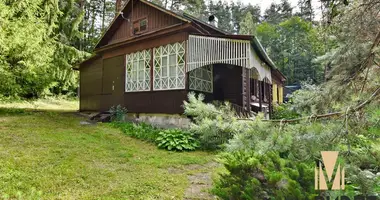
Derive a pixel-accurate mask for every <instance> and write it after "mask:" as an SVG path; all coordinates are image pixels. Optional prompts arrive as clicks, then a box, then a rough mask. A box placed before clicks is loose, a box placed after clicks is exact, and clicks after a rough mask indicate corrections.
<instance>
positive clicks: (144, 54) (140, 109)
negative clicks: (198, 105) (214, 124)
mask: <svg viewBox="0 0 380 200" xmlns="http://www.w3.org/2000/svg"><path fill="white" fill-rule="evenodd" d="M120 2H121V1H120V0H118V3H117V5H120V4H121V3H120ZM118 10H119V11H120V12H118V13H119V14H117V16H116V17H115V18H114V20H113V21H112V23H111V24H110V26H109V27H108V29H107V31H106V32H105V33H104V35H103V36H102V37H101V39H100V41H99V42H98V44H97V45H96V48H95V55H94V56H92V57H91V58H89V59H87V60H85V61H84V62H82V63H81V64H80V66H79V70H80V95H79V96H80V110H81V111H100V112H101V111H107V110H109V109H110V107H111V106H114V105H121V106H123V107H126V108H127V109H128V112H130V113H154V114H155V113H165V114H182V113H183V107H182V105H183V101H184V100H186V99H187V95H188V93H189V92H191V91H194V92H202V93H204V94H205V96H206V100H207V101H208V102H211V101H214V100H219V101H229V102H231V104H232V105H234V107H235V108H236V109H237V110H240V111H239V112H247V111H255V112H258V111H263V110H265V109H266V110H267V111H269V110H271V108H272V105H273V103H281V102H282V101H283V97H282V93H283V92H282V91H283V89H282V88H283V87H284V81H285V77H284V76H283V75H282V74H281V72H280V71H278V70H277V69H276V67H275V65H274V63H273V62H272V61H271V59H270V58H269V57H268V55H267V54H266V53H265V51H264V49H263V47H262V46H261V44H260V42H259V41H258V40H257V39H256V37H254V36H249V35H234V34H229V33H227V32H225V31H223V30H220V29H218V28H217V27H215V26H213V25H211V24H210V23H206V22H203V21H201V20H199V19H196V18H194V17H192V16H190V15H188V14H185V13H175V12H172V11H169V10H166V9H164V8H162V7H160V6H158V5H155V4H153V3H151V2H148V1H146V0H129V1H128V0H127V1H126V2H125V3H124V5H123V6H121V7H119V9H118Z"/></svg>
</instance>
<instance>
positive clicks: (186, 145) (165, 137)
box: [156, 129, 199, 151]
mask: <svg viewBox="0 0 380 200" xmlns="http://www.w3.org/2000/svg"><path fill="white" fill-rule="evenodd" d="M158 135H159V137H158V138H157V139H156V142H157V143H158V147H159V148H163V149H167V150H169V151H186V150H188V151H191V150H195V149H196V148H197V147H198V146H199V144H198V141H197V140H196V139H195V137H194V136H193V135H192V134H191V133H189V132H184V131H182V130H179V129H169V130H165V131H162V132H160V133H159V134H158Z"/></svg>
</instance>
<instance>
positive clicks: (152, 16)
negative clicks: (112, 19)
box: [108, 1, 182, 44]
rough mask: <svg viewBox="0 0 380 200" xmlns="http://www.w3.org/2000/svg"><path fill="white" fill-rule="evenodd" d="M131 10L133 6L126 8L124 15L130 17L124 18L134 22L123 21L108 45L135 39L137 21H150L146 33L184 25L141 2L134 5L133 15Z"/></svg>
mask: <svg viewBox="0 0 380 200" xmlns="http://www.w3.org/2000/svg"><path fill="white" fill-rule="evenodd" d="M130 5H131V4H130ZM131 9H132V6H129V7H126V9H125V10H124V13H128V15H124V17H125V18H127V19H132V20H130V21H127V20H123V21H122V22H121V24H120V25H119V28H117V29H116V31H115V33H114V34H113V35H112V37H111V39H110V40H109V41H108V44H112V43H115V42H118V41H121V40H125V39H128V38H131V37H133V35H132V30H133V26H132V25H133V24H132V23H133V22H134V21H136V20H139V19H142V18H145V17H146V18H147V19H148V26H147V31H146V33H148V32H152V31H156V30H159V29H162V28H165V27H169V26H172V25H175V24H180V23H182V21H181V20H179V19H178V18H176V17H173V16H171V15H169V14H166V13H164V12H162V11H160V10H158V9H156V8H153V7H151V6H148V5H146V4H145V3H141V2H140V1H135V3H134V5H133V13H132V12H131V11H130V10H131ZM132 14H133V16H132Z"/></svg>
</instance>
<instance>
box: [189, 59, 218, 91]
mask: <svg viewBox="0 0 380 200" xmlns="http://www.w3.org/2000/svg"><path fill="white" fill-rule="evenodd" d="M189 88H190V89H191V90H197V91H202V92H208V93H212V92H213V73H212V65H207V66H204V67H201V68H197V69H194V70H193V71H190V72H189Z"/></svg>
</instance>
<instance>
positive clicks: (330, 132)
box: [185, 94, 380, 199]
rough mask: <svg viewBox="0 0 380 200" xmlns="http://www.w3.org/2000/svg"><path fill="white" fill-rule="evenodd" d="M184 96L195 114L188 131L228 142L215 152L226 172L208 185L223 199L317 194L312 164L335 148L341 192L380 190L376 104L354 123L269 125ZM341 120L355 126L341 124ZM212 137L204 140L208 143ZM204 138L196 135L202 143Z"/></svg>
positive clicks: (330, 122)
mask: <svg viewBox="0 0 380 200" xmlns="http://www.w3.org/2000/svg"><path fill="white" fill-rule="evenodd" d="M189 99H190V101H189V102H187V103H186V104H185V110H187V112H188V113H199V115H198V116H194V117H195V124H194V125H193V126H192V131H195V132H198V133H199V134H205V135H210V133H211V136H213V137H215V138H217V137H222V138H223V136H224V135H225V134H226V133H228V135H229V137H226V138H224V139H225V140H224V141H228V142H226V144H225V145H222V147H223V148H222V150H223V152H222V153H221V154H220V155H219V161H220V162H221V163H223V164H224V166H225V168H226V169H227V171H228V173H223V174H221V176H220V178H219V180H216V183H215V186H214V189H213V192H214V193H215V194H216V195H218V196H219V197H221V198H222V199H309V198H312V197H313V196H315V195H317V194H318V193H319V192H317V191H315V190H314V167H315V164H316V162H317V161H319V160H321V154H320V151H324V150H331V151H333V150H336V151H339V152H340V159H341V160H342V161H343V162H344V166H345V169H346V190H345V191H344V194H346V195H349V196H352V195H354V194H359V193H361V194H369V195H374V194H377V193H379V192H380V188H379V187H377V186H378V185H379V184H380V169H379V168H378V166H379V164H380V162H379V161H380V151H379V147H380V135H379V132H376V133H374V130H379V129H378V127H379V121H378V119H379V118H378V114H379V110H380V107H379V106H378V105H373V107H371V108H370V109H371V110H374V111H373V112H371V113H370V114H368V115H366V117H365V118H362V119H360V120H359V121H355V120H352V119H347V120H348V121H347V122H346V121H345V120H346V119H341V120H331V121H330V120H329V121H322V122H316V121H310V120H309V119H306V120H304V121H301V122H300V123H297V124H273V123H272V122H263V121H262V116H261V115H259V116H257V117H256V119H255V120H253V121H251V120H237V119H236V117H234V116H233V115H231V114H230V111H229V110H227V109H226V110H222V109H215V108H214V106H213V105H211V104H205V103H201V102H199V100H201V99H202V98H200V99H199V98H195V97H194V95H193V94H190V95H189ZM226 116H229V117H230V118H229V121H228V122H227V121H224V122H223V121H220V120H223V119H226ZM374 119H376V120H374ZM345 123H349V124H352V125H354V124H355V126H353V127H345V126H344V124H345ZM210 124H212V126H210ZM342 125H343V126H342ZM226 126H228V129H226ZM202 127H206V128H205V129H204V128H202ZM213 137H211V139H208V140H211V141H213ZM231 137H232V139H229V138H231ZM204 142H205V141H203V140H202V139H201V144H204ZM213 142H214V143H213V144H215V146H218V147H220V145H221V144H223V141H220V140H215V141H213ZM364 177H366V178H364ZM330 194H332V193H330ZM324 195H327V193H325V194H324ZM332 195H333V194H332Z"/></svg>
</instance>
